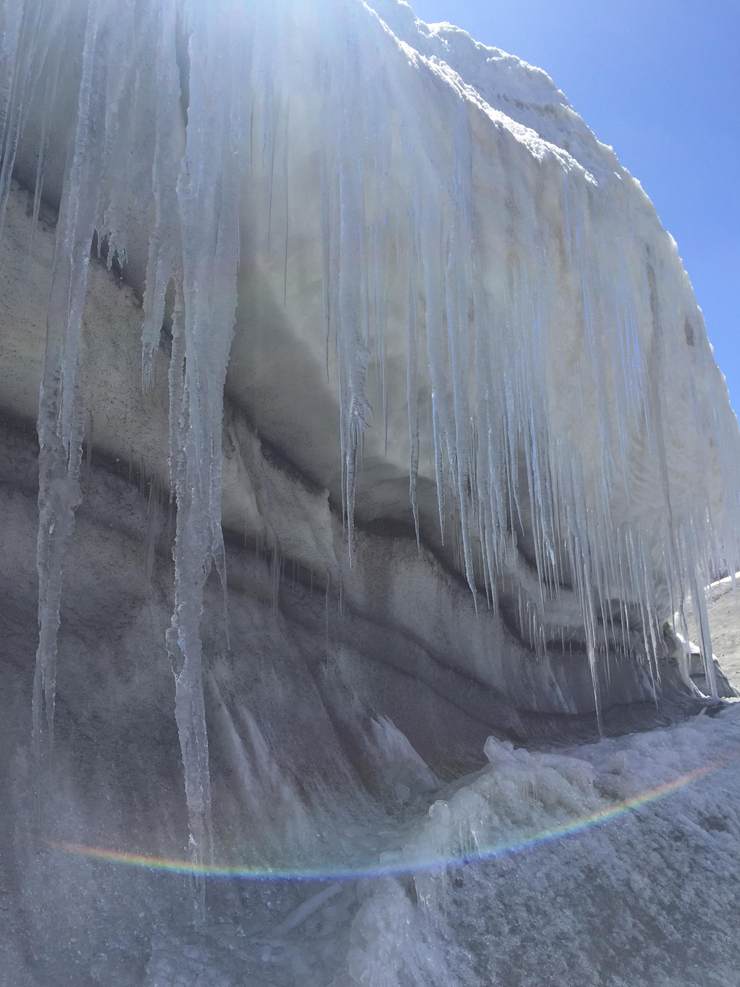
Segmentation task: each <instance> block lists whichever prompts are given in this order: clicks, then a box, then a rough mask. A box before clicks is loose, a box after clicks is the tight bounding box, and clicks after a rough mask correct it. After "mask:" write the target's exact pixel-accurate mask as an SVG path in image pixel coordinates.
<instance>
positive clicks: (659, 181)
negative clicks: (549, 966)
mask: <svg viewBox="0 0 740 987" xmlns="http://www.w3.org/2000/svg"><path fill="white" fill-rule="evenodd" d="M411 5H412V7H413V8H414V10H415V12H416V14H417V16H418V17H421V18H422V19H423V20H425V21H442V20H446V21H451V22H453V23H455V24H458V25H460V27H464V28H465V29H466V30H468V31H470V33H471V34H473V35H474V36H475V37H476V38H477V39H478V40H480V41H483V42H485V43H486V44H491V45H496V46H497V47H499V48H503V49H504V50H506V51H510V52H513V53H514V54H516V55H519V56H520V57H521V58H524V59H525V60H526V61H528V62H532V63H533V64H535V65H540V66H542V68H544V69H546V70H547V72H549V74H550V75H551V76H552V77H553V79H554V80H555V82H556V84H557V85H558V86H559V88H560V89H562V90H563V92H565V94H566V96H567V97H568V99H569V100H570V102H571V104H572V105H573V106H574V107H575V109H576V110H577V111H578V112H579V113H580V114H581V115H582V116H583V117H584V118H585V120H586V122H587V123H588V124H589V126H590V127H591V128H592V130H594V131H595V133H596V134H597V135H598V136H599V138H600V139H601V140H603V141H605V142H606V143H607V144H611V145H612V146H613V147H614V148H615V149H616V151H617V154H618V155H619V157H620V159H621V161H622V162H623V164H624V165H625V166H626V167H627V168H629V170H630V171H631V172H632V173H633V174H634V175H635V176H636V177H637V178H639V179H640V181H641V183H642V185H643V186H644V188H645V189H646V191H647V193H648V194H649V195H650V197H651V198H652V200H653V202H654V203H655V205H656V208H657V210H658V213H659V214H660V217H661V220H662V221H663V224H664V226H665V227H666V228H667V229H668V230H670V232H671V233H672V234H673V236H674V237H675V238H676V240H677V241H678V246H679V250H680V252H681V255H682V257H683V259H684V264H685V265H686V269H687V270H688V272H689V275H690V277H691V280H692V282H693V284H694V289H695V291H696V295H697V298H698V300H699V304H700V305H701V307H702V309H703V310H704V315H705V317H706V322H707V329H708V331H709V337H710V339H711V340H712V343H713V344H714V347H715V355H716V357H717V362H718V363H719V365H720V367H721V368H722V370H723V371H724V373H725V375H726V376H727V381H728V384H729V387H730V394H731V397H732V403H733V406H734V407H735V410H736V411H738V412H740V290H739V289H740V0H701V2H699V0H411Z"/></svg>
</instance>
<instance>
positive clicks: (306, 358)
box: [0, 0, 740, 860]
mask: <svg viewBox="0 0 740 987" xmlns="http://www.w3.org/2000/svg"><path fill="white" fill-rule="evenodd" d="M376 8H377V9H376ZM0 18H1V29H2V52H1V64H0V123H2V171H1V173H0V206H1V207H2V211H3V213H4V211H5V205H6V202H7V196H8V193H9V191H10V182H11V177H12V176H13V175H15V176H16V177H17V178H18V180H20V181H21V182H22V183H25V184H26V185H27V186H28V187H30V188H32V189H33V190H34V204H33V212H34V215H35V216H36V217H37V216H38V213H39V209H40V208H41V203H42V200H46V201H47V202H50V203H52V204H54V205H58V210H59V219H58V224H57V231H56V253H55V259H54V265H53V275H52V282H51V291H50V303H49V314H48V337H47V345H46V357H45V364H44V372H43V383H42V387H41V393H40V400H39V410H38V433H39V440H40V449H41V458H40V489H39V514H40V521H39V537H38V573H39V590H40V592H39V611H38V612H39V646H38V653H37V666H36V667H37V674H36V684H35V688H34V724H35V726H34V735H35V741H36V748H37V752H38V755H39V757H43V756H44V752H45V751H47V750H48V749H50V747H51V744H52V741H53V720H54V696H55V677H56V650H57V634H58V629H59V620H60V605H61V601H62V594H63V568H64V559H65V556H66V555H67V553H68V551H69V545H70V540H71V538H72V531H73V525H74V516H75V509H76V507H77V504H78V502H79V499H80V488H79V471H80V464H81V459H82V451H83V443H84V439H85V428H86V421H87V420H88V418H87V416H88V412H89V407H88V406H87V404H86V394H85V393H84V389H83V388H82V386H81V376H80V375H81V365H82V361H83V353H82V349H81V347H82V336H83V326H84V312H85V303H86V298H87V293H88V280H89V271H90V264H91V248H92V250H93V251H94V253H96V254H97V255H98V256H100V257H101V258H102V259H103V260H104V261H105V262H106V263H107V265H108V266H109V267H110V268H111V269H113V270H115V271H117V272H118V273H119V274H120V276H121V277H122V278H123V279H125V280H127V281H128V282H129V283H130V284H131V285H133V286H134V287H135V288H137V289H138V290H139V291H140V292H141V295H142V299H143V317H142V320H141V321H142V323H143V328H142V333H141V337H142V342H141V348H142V380H143V383H142V387H143V388H144V389H147V388H149V389H151V388H155V387H156V386H157V381H156V363H157V361H156V359H155V354H156V353H157V352H159V351H161V350H164V351H167V352H168V354H169V370H168V389H169V415H168V418H169V426H168V428H169V471H168V472H169V489H170V491H171V495H172V496H173V497H174V499H175V501H176V504H177V530H176V537H175V542H174V561H175V575H174V580H175V600H174V607H173V616H172V621H171V625H170V629H169V631H168V634H167V642H168V650H169V654H170V658H171V662H172V666H173V671H174V675H175V682H176V718H177V723H178V730H179V737H180V744H181V749H182V755H183V762H184V765H185V784H186V792H187V796H188V806H189V813H190V832H191V840H192V848H193V855H194V857H195V859H196V860H202V859H204V858H205V857H207V855H208V852H209V849H208V847H209V842H210V835H209V829H210V824H209V803H210V795H209V785H210V783H209V775H208V746H207V735H206V731H205V711H204V699H203V686H202V663H203V658H202V643H201V632H200V627H201V621H202V616H203V606H204V604H203V600H204V587H205V584H206V580H207V578H208V575H209V573H210V571H211V569H212V568H215V569H216V571H217V573H218V575H219V577H220V578H221V580H222V581H224V582H225V578H226V577H225V556H224V549H223V539H222V500H223V489H222V461H223V453H222V446H221V442H222V419H223V408H224V406H223V402H224V394H226V396H227V397H228V398H230V399H231V400H233V401H234V402H235V403H236V404H238V405H239V406H240V407H242V408H243V409H244V410H245V411H246V412H247V414H248V415H249V417H250V418H251V419H252V422H253V423H254V426H255V427H256V429H257V430H258V432H259V433H260V434H261V435H262V436H264V437H265V438H266V439H267V440H269V441H270V442H271V443H273V444H274V445H275V446H276V447H277V448H279V449H280V450H282V451H283V452H284V453H285V454H286V455H287V456H288V458H290V459H291V460H292V461H293V462H294V463H295V464H296V466H297V467H298V468H299V470H300V471H301V472H302V473H303V474H304V475H306V476H308V477H310V478H311V479H312V480H314V481H315V482H316V483H317V484H318V485H319V486H321V487H323V488H326V489H327V490H328V491H329V494H330V497H331V500H332V502H333V504H335V505H336V507H337V509H338V511H339V512H340V513H341V516H342V518H343V523H344V528H345V532H346V553H347V557H348V559H349V561H350V562H355V558H356V544H355V543H356V538H355V534H354V529H355V521H356V520H357V521H360V522H362V523H364V524H373V523H376V524H381V525H386V526H388V525H390V524H391V523H397V522H401V523H402V524H405V525H406V526H407V528H408V529H409V530H411V531H413V532H415V536H416V538H417V540H418V541H419V542H424V543H425V544H426V545H428V546H430V547H431V548H432V549H433V550H434V551H435V552H437V554H438V556H439V557H440V558H442V559H444V560H445V562H446V564H448V565H449V566H451V567H452V568H453V569H454V570H455V571H457V572H459V573H461V574H462V575H463V576H464V578H465V580H466V582H467V584H468V587H469V590H470V593H471V598H472V600H473V602H474V605H475V606H476V608H477V609H478V610H479V611H481V616H480V618H479V619H480V620H482V621H485V620H487V619H494V617H496V615H499V616H501V618H502V619H504V620H505V621H508V623H509V625H511V626H513V627H514V628H515V629H516V633H517V635H518V636H519V638H520V639H521V640H522V641H523V642H524V644H525V645H526V647H527V648H528V650H529V652H530V653H531V655H532V657H533V660H536V661H545V660H546V659H547V658H548V657H549V656H550V655H552V654H553V653H555V654H558V653H559V654H562V655H566V654H567V653H568V652H569V651H570V650H572V649H573V648H574V646H575V648H576V651H579V652H580V651H582V653H583V654H584V655H585V657H586V660H587V662H588V666H589V668H590V674H591V680H592V683H593V692H594V697H593V706H594V708H595V709H596V711H597V714H598V713H599V711H600V709H601V707H602V705H603V699H604V697H603V696H602V695H601V692H602V691H604V690H607V691H608V688H609V680H610V676H611V667H612V666H617V665H619V664H620V663H625V662H629V663H635V662H637V663H641V664H642V667H643V668H644V669H645V672H646V674H647V675H648V676H649V678H650V680H651V682H652V689H653V692H654V694H655V695H656V697H657V696H658V694H659V692H660V688H661V660H662V658H663V657H664V655H665V652H666V644H665V641H664V628H663V622H664V621H665V620H666V619H667V618H669V617H670V616H671V615H672V613H673V612H674V611H676V610H680V608H681V603H682V600H683V598H684V597H685V595H686V593H687V592H689V591H690V592H691V593H692V594H693V595H694V597H695V598H696V599H698V600H700V599H701V597H702V587H703V585H704V584H706V583H707V582H708V574H709V573H710V572H711V571H713V569H714V567H716V566H718V565H721V564H727V565H730V566H734V567H735V568H737V565H736V556H737V531H738V530H740V527H739V526H738V520H739V519H740V518H739V511H738V508H739V507H740V505H739V503H738V498H739V497H740V482H738V481H739V480H740V477H739V476H738V470H739V469H740V467H739V466H738V463H740V458H739V457H738V451H739V449H740V445H739V443H738V438H739V437H738V428H737V421H736V419H735V417H734V415H733V413H732V411H731V409H730V408H729V403H728V400H727V394H726V388H725V387H724V384H723V381H722V379H721V375H720V374H719V372H718V370H717V368H716V366H715V364H714V361H713V357H712V353H711V347H710V346H709V343H708V341H707V337H706V332H705V329H704V325H703V320H702V316H701V312H700V310H699V309H698V307H697V305H696V302H695V299H694V297H693V293H692V291H691V287H690V284H689V281H688V278H687V276H686V274H685V272H684V271H683V268H682V266H681V263H680V259H679V257H678V254H677V251H676V247H675V244H674V243H673V242H672V240H671V239H670V238H669V237H668V235H667V234H666V233H665V232H664V231H663V230H662V228H661V226H660V224H659V222H658V219H657V217H656V216H655V213H654V210H653V209H652V207H651V205H650V203H649V202H648V200H647V199H646V197H645V196H644V194H643V193H642V191H641V190H640V188H639V186H638V185H637V184H636V183H635V182H633V180H632V179H631V178H630V177H629V176H628V175H627V174H626V173H625V172H624V171H623V170H622V169H621V168H620V167H619V166H618V164H617V162H616V160H615V158H614V155H613V153H612V152H611V151H610V150H609V149H607V148H604V147H603V146H602V145H599V144H598V143H597V141H596V140H595V139H594V138H593V137H592V136H591V135H590V133H589V132H588V130H587V128H586V127H585V126H584V125H583V124H582V122H581V121H580V120H579V118H578V117H577V116H576V115H575V114H574V113H573V111H572V110H571V109H570V108H569V107H568V106H567V104H566V103H565V101H564V99H563V97H562V96H561V95H560V94H558V93H557V90H555V88H554V87H553V86H552V85H551V83H550V82H549V80H548V79H547V77H546V76H544V74H543V73H541V72H539V71H537V70H533V69H531V68H530V67H529V66H525V65H523V64H522V63H520V62H518V61H517V60H515V59H511V58H510V57H508V56H504V55H503V54H502V53H498V52H496V51H495V50H493V49H484V48H482V47H481V46H476V45H475V44H474V43H473V42H471V41H470V39H468V38H467V36H466V35H463V34H461V33H460V32H455V31H454V30H447V29H428V28H426V27H425V26H424V25H419V24H416V23H415V22H414V20H413V17H412V15H411V13H410V11H409V9H408V8H407V7H406V6H405V5H403V4H392V3H384V4H382V5H380V4H377V5H375V4H372V3H362V2H359V0H327V2H325V3H322V4H320V5H316V4H314V3H309V2H308V0H278V2H276V3H274V4H270V5H269V6H268V5H262V4H258V5H247V4H243V3H240V2H236V0H233V2H229V0H214V2H212V3H209V4H203V3H202V2H200V0H193V2H188V0H171V2H168V0H164V2H156V3H154V2H150V0H127V2H123V3H121V2H116V3H114V2H109V0H97V2H93V0H90V2H89V3H85V2H82V0H62V2H59V0H54V2H51V0H22V2H19V0H5V2H4V3H3V5H2V7H1V8H0ZM90 346H91V347H94V346H95V341H94V338H93V339H91V341H90ZM113 431H114V428H111V432H113ZM95 441H96V442H101V443H103V444H105V443H106V442H109V443H114V442H115V439H114V437H113V436H112V435H105V434H103V435H100V436H98V435H96V440H95ZM522 560H524V564H522ZM360 578H362V576H360ZM699 609H700V613H704V611H703V610H702V608H701V606H700V608H699ZM487 610H490V611H491V612H492V613H493V615H494V617H489V616H488V615H487V614H486V613H484V611H487ZM701 624H702V637H703V650H704V653H705V655H706V656H707V678H708V680H709V682H710V689H711V690H712V691H713V692H715V691H716V688H715V686H714V685H713V684H712V680H713V675H714V667H713V664H712V662H711V640H710V635H709V628H708V622H707V620H706V615H705V613H704V616H703V618H702V620H701ZM496 660H497V658H496V656H492V661H496Z"/></svg>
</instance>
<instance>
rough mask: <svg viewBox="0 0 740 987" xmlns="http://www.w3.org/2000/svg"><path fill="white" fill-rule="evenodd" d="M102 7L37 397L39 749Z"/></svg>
mask: <svg viewBox="0 0 740 987" xmlns="http://www.w3.org/2000/svg"><path fill="white" fill-rule="evenodd" d="M103 16H104V9H101V8H100V7H98V5H97V4H95V3H91V4H90V6H89V7H88V10H87V23H86V28H85V41H84V48H83V54H82V75H81V79H80V90H79V99H78V106H77V124H76V131H75V140H74V150H73V155H72V161H71V164H70V167H69V171H68V173H67V176H66V179H65V183H64V192H63V196H62V203H61V206H60V211H59V224H58V227H57V240H56V248H55V257H54V270H53V275H52V287H51V297H50V302H49V315H48V325H47V341H46V353H45V357H44V371H43V377H42V382H41V391H40V395H39V415H38V435H39V531H38V561H37V567H38V575H39V604H38V619H39V643H38V649H37V652H36V673H35V676H34V692H33V738H34V748H35V750H36V752H37V755H39V756H40V755H41V754H42V747H43V743H44V739H45V740H46V743H47V745H48V748H49V750H50V749H51V748H52V747H53V739H54V703H55V693H56V665H57V648H58V642H57V637H58V631H59V625H60V608H61V597H62V578H63V568H64V560H65V558H66V556H67V554H68V551H69V544H70V539H71V536H72V531H73V528H74V512H75V508H76V507H77V504H78V502H79V499H80V488H79V470H80V461H81V456H82V438H83V429H84V413H83V408H82V403H81V400H80V394H79V375H80V341H81V333H82V316H83V309H84V305H85V297H86V291H87V276H88V268H89V263H90V248H91V244H92V239H93V233H94V228H95V216H96V213H97V204H98V190H99V188H100V182H101V162H102V143H101V135H102V133H103V121H104V118H105V116H104V114H105V108H104V106H103V105H102V98H103V94H104V92H105V85H104V78H105V70H106V66H105V64H104V62H103V60H102V58H101V52H100V46H99V33H100V28H101V19H102V17H103Z"/></svg>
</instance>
